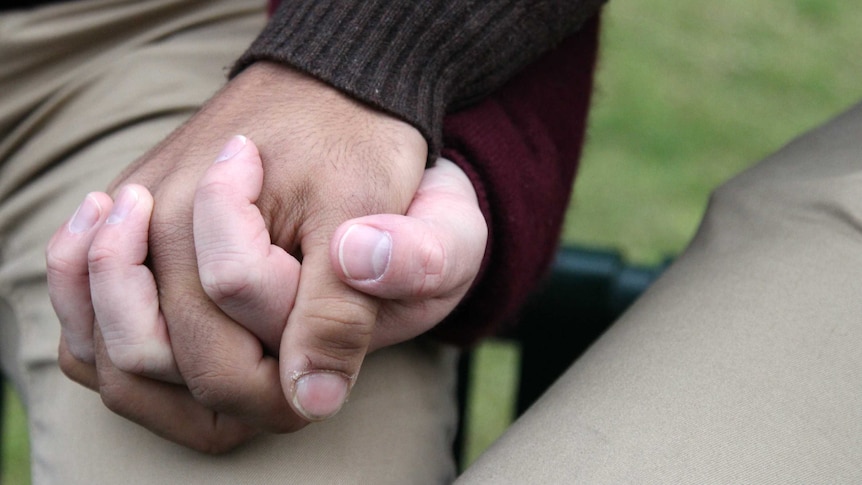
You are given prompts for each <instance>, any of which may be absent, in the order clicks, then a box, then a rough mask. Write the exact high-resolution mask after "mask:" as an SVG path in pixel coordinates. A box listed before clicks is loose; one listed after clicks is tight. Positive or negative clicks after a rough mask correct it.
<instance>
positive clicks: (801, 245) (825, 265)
mask: <svg viewBox="0 0 862 485" xmlns="http://www.w3.org/2000/svg"><path fill="white" fill-rule="evenodd" d="M459 483H465V484H467V483H495V484H496V483H590V484H601V483H608V484H619V483H637V484H643V483H691V484H706V483H777V484H778V483H780V484H787V483H805V484H809V483H862V105H860V106H857V107H855V108H853V109H852V110H851V111H850V112H848V113H846V114H844V115H842V116H841V117H839V118H838V119H837V120H835V121H833V122H831V123H830V124H828V125H826V126H825V127H823V128H821V129H818V130H815V131H814V132H812V133H809V134H807V135H805V136H803V137H802V138H800V139H798V140H796V141H794V142H793V143H791V144H790V145H789V146H787V147H786V148H784V149H783V150H781V151H780V152H778V153H777V154H775V155H774V156H772V157H770V158H769V159H767V160H765V161H764V162H762V163H761V164H759V165H758V166H756V167H755V168H753V169H751V170H749V171H748V172H746V173H744V174H742V175H740V176H739V177H737V178H736V179H735V180H733V181H731V182H730V183H728V184H726V185H725V186H724V187H722V188H721V189H719V190H718V191H717V192H716V193H715V195H714V196H713V198H712V200H711V203H710V207H709V210H708V213H707V215H706V217H705V219H704V221H703V223H702V227H701V228H700V231H699V233H698V235H697V236H696V238H695V240H694V242H693V243H692V244H691V247H690V248H689V249H688V250H687V251H686V252H685V254H684V255H683V256H682V257H681V258H680V259H679V261H678V262H676V263H675V264H674V265H673V266H672V268H671V269H670V270H669V271H668V272H667V273H666V274H665V275H664V276H663V277H662V278H661V279H660V281H659V282H658V283H657V284H656V285H655V286H654V287H653V288H652V289H651V290H650V291H648V292H647V294H646V295H645V296H644V297H643V298H642V299H641V300H640V301H639V302H638V303H636V304H635V306H634V307H633V308H632V309H631V310H630V311H629V312H627V314H626V315H625V316H624V317H623V318H622V319H621V320H620V321H619V322H618V323H616V324H615V325H614V326H613V328H612V329H611V330H610V331H609V332H608V333H607V334H606V335H605V336H603V337H602V338H601V339H600V340H599V341H598V343H597V344H596V345H595V346H594V347H593V348H592V349H590V351H589V352H588V353H587V354H586V355H584V356H583V357H582V358H581V359H580V360H579V361H578V362H576V363H575V364H574V366H573V367H572V368H571V369H570V370H569V371H568V372H567V373H566V374H565V375H564V376H563V378H562V379H561V380H560V381H558V382H557V383H556V384H555V385H554V386H553V387H552V389H551V390H550V392H548V393H547V395H545V396H544V397H543V398H542V399H541V400H540V401H539V402H538V403H537V404H536V405H535V406H534V408H533V409H531V410H530V411H529V412H528V413H527V414H526V415H525V416H523V417H522V418H521V419H520V420H519V421H518V422H517V423H516V424H515V425H514V426H513V427H512V428H511V430H510V431H508V432H507V433H506V434H505V435H504V437H503V438H502V439H500V440H499V442H498V443H497V444H496V445H495V446H493V447H492V448H491V449H490V450H489V451H488V452H487V453H486V454H485V455H484V456H483V457H482V458H480V459H479V461H478V462H477V463H476V464H475V465H474V466H473V467H472V468H471V469H470V470H469V471H468V472H467V473H466V474H465V475H464V476H463V477H462V479H461V480H460V482H459Z"/></svg>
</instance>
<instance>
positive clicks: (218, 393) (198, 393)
mask: <svg viewBox="0 0 862 485" xmlns="http://www.w3.org/2000/svg"><path fill="white" fill-rule="evenodd" d="M183 377H184V378H185V381H186V385H187V386H188V389H189V392H190V393H191V395H192V397H193V398H194V399H195V401H197V402H198V403H200V404H201V405H202V406H204V407H205V408H207V409H212V410H228V409H230V408H231V407H232V406H233V405H234V403H235V402H236V399H237V396H238V392H237V390H236V389H235V386H234V385H233V377H232V376H229V375H225V374H224V373H220V372H216V371H212V370H210V371H205V372H200V373H195V374H191V375H183Z"/></svg>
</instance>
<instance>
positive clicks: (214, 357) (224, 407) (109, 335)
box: [48, 64, 484, 452]
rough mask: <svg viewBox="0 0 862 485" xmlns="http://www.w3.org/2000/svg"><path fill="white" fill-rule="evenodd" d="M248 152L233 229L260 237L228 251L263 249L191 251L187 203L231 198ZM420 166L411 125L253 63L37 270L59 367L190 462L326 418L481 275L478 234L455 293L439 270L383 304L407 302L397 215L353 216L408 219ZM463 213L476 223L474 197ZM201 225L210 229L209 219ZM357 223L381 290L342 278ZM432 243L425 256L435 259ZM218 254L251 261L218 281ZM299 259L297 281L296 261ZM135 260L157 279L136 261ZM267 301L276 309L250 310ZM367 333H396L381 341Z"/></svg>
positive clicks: (60, 240) (55, 243)
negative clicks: (247, 228)
mask: <svg viewBox="0 0 862 485" xmlns="http://www.w3.org/2000/svg"><path fill="white" fill-rule="evenodd" d="M286 113H288V114H286ZM291 113H292V114H294V115H290V114H291ZM237 132H242V133H245V134H247V135H249V137H250V138H252V139H254V140H255V141H256V142H257V147H255V146H254V145H252V144H249V143H248V142H245V143H239V145H240V146H239V150H237V146H236V145H237V143H238V140H240V139H237V138H234V139H233V140H232V143H233V144H234V146H233V147H232V148H231V147H230V144H229V145H228V148H227V149H226V150H225V152H223V154H222V156H221V157H220V158H223V159H224V160H223V161H224V162H227V163H221V164H215V165H213V164H212V158H213V156H212V153H213V150H212V147H213V146H218V145H219V144H221V143H224V140H225V139H228V138H230V135H232V134H233V133H237ZM257 148H259V149H260V152H261V157H260V159H258V160H262V164H263V166H262V170H261V171H260V173H261V175H260V176H261V177H262V182H260V196H259V197H257V198H256V202H255V204H254V205H252V204H251V201H252V200H253V199H255V198H254V197H249V196H248V193H244V194H243V195H242V197H239V198H237V199H235V200H236V201H238V202H245V203H246V205H245V206H243V207H244V210H245V212H242V213H240V214H238V215H237V217H239V218H240V219H242V218H243V217H245V218H246V219H245V220H247V221H250V220H251V219H252V218H254V219H255V220H257V221H258V222H260V223H261V224H260V226H258V229H259V230H258V231H257V232H256V233H254V234H248V233H243V234H244V235H248V236H249V238H248V239H246V240H244V241H243V240H237V241H234V242H232V243H231V244H240V245H242V244H250V245H251V246H253V247H255V248H257V249H260V250H261V252H258V253H252V254H249V253H246V252H236V253H230V252H229V251H223V252H221V253H220V252H219V251H218V248H216V249H214V250H213V251H208V250H203V251H201V250H198V251H197V252H196V251H195V248H196V246H195V238H198V239H200V238H203V240H202V241H201V242H200V244H201V245H203V247H204V248H206V241H207V235H206V230H204V229H201V230H198V229H199V228H205V227H206V225H205V224H204V225H201V224H194V228H195V233H196V234H194V235H193V231H192V228H193V220H195V221H196V219H199V217H198V214H196V213H195V211H196V204H195V197H196V196H195V193H196V192H197V194H198V195H197V196H198V198H202V199H203V200H204V201H206V200H207V197H208V196H207V194H208V193H209V194H219V193H220V191H221V190H228V191H230V190H233V189H231V187H232V186H230V185H226V184H225V183H223V182H224V181H222V182H219V179H218V177H217V174H216V175H213V172H218V170H216V169H215V167H230V166H231V163H232V162H234V161H235V160H234V158H235V157H236V156H240V158H242V157H243V156H249V154H248V153H246V154H245V155H243V154H242V153H243V151H244V150H251V151H253V152H256V150H257ZM231 152H234V153H231ZM238 154H239V155H238ZM231 155H233V156H231ZM256 155H257V154H256V153H253V154H252V158H256ZM424 162H425V142H424V140H423V139H422V137H421V136H420V135H419V133H418V132H417V131H416V130H415V129H414V128H413V127H411V126H410V125H407V124H406V123H403V122H401V121H398V120H395V119H393V118H391V117H389V116H386V115H384V114H381V113H379V112H376V111H373V110H371V109H369V108H367V107H365V106H363V105H361V104H359V103H357V102H355V101H353V100H351V99H349V98H347V97H345V96H343V95H341V94H340V93H338V92H336V91H334V90H332V89H331V88H329V87H327V86H325V85H323V84H321V83H319V82H317V81H314V80H312V79H310V78H308V77H306V76H303V75H300V74H298V73H295V72H293V71H291V70H289V69H286V68H283V67H279V66H275V65H268V64H256V65H255V66H252V67H251V68H249V69H248V70H247V71H246V72H244V73H243V74H242V75H240V76H239V77H238V78H237V79H235V80H234V81H232V82H231V83H230V84H229V85H228V87H227V88H225V89H224V90H223V91H222V92H221V93H219V94H218V95H217V96H216V97H214V99H213V100H211V102H210V103H209V104H208V105H207V106H205V107H204V108H203V109H202V110H201V112H200V113H198V114H197V115H196V116H195V117H193V118H192V120H190V122H188V123H187V124H186V125H185V126H183V127H182V128H180V129H179V130H177V132H175V133H174V134H173V135H172V136H171V137H169V138H168V139H167V140H166V141H165V142H164V143H163V144H161V145H160V146H159V147H157V148H156V149H155V150H153V151H152V152H151V153H149V154H148V155H146V156H145V157H144V158H142V159H141V160H140V161H139V162H137V163H136V164H135V165H133V166H132V167H130V169H129V170H127V171H126V173H125V174H124V175H123V176H122V177H121V178H120V180H119V181H118V182H117V184H116V185H117V186H118V187H120V186H122V188H121V189H120V190H118V191H117V193H116V194H117V195H116V197H117V200H116V203H112V201H111V199H110V197H108V196H107V195H106V194H98V193H96V194H91V195H89V196H88V197H87V199H86V200H85V202H84V203H83V204H82V206H81V208H80V209H79V210H78V212H77V214H76V215H75V217H74V218H73V219H72V221H71V222H70V223H69V224H68V225H67V226H64V227H63V228H61V229H59V230H58V232H57V234H56V235H55V237H54V239H53V240H52V243H51V245H50V246H49V249H48V262H49V284H50V289H51V296H52V301H53V302H54V304H55V307H56V309H57V313H58V315H59V316H60V320H61V322H62V324H63V339H62V342H61V349H60V359H61V367H62V368H63V370H64V372H66V373H67V375H69V376H70V377H72V378H73V379H75V380H76V381H78V382H81V383H82V384H84V385H87V386H88V387H91V388H94V389H97V390H98V391H99V392H100V394H101V396H102V398H103V400H104V401H105V403H106V404H107V405H108V407H110V408H111V409H113V410H114V411H116V412H117V413H119V414H121V415H123V416H126V417H128V418H129V419H132V420H133V421H136V422H138V423H140V424H142V425H144V426H146V427H147V428H149V429H151V430H152V431H154V432H156V433H158V434H161V435H163V436H165V437H167V438H169V439H172V440H174V441H177V442H179V443H182V444H185V445H187V446H190V447H193V448H195V449H199V450H203V451H211V452H218V451H224V450H226V449H230V448H231V447H233V446H235V445H237V444H239V443H241V442H243V441H245V440H247V439H248V438H249V437H250V436H252V435H253V434H254V433H256V432H258V431H259V430H266V431H277V432H285V431H292V430H296V429H299V428H300V427H302V426H304V425H305V424H307V422H308V421H310V420H314V419H320V418H325V417H327V416H329V415H331V414H332V413H333V412H335V411H337V410H338V407H339V406H340V405H341V402H343V398H344V397H346V394H347V392H349V388H350V386H351V385H352V382H353V380H354V379H355V377H356V375H357V373H358V371H359V366H360V364H361V361H362V358H363V357H364V355H365V354H366V353H367V352H368V351H369V349H370V348H376V347H379V346H382V345H385V344H390V343H394V342H395V341H399V339H401V336H397V335H398V332H400V331H401V330H402V329H401V327H402V325H403V323H404V320H399V319H400V318H403V317H405V316H410V315H414V316H415V315H420V316H421V315H426V316H427V317H428V320H426V321H425V323H427V322H432V323H430V324H428V326H430V325H433V322H434V321H435V320H439V318H442V316H444V315H445V314H446V313H448V310H449V309H451V307H454V305H455V304H456V303H457V301H458V300H460V297H461V296H462V295H463V292H464V291H466V289H467V288H468V287H469V284H470V281H471V280H472V278H473V277H474V276H475V274H476V271H477V270H478V265H479V262H480V260H481V251H483V250H484V235H483V237H482V241H481V249H479V251H478V256H471V258H470V259H471V260H475V266H474V269H473V270H472V274H471V275H469V276H468V277H467V278H466V279H465V278H463V277H460V276H455V277H452V278H453V279H450V276H447V275H446V273H441V274H442V275H443V277H442V278H440V280H439V281H440V286H439V287H438V286H435V285H436V283H435V277H434V276H432V277H430V278H429V279H428V280H427V281H426V280H424V279H422V278H420V279H422V281H421V282H420V283H419V286H418V289H417V290H416V292H415V293H410V292H409V291H407V290H393V288H397V287H398V286H402V287H403V288H405V289H408V288H417V287H413V286H411V285H410V284H408V283H410V281H407V283H405V282H404V281H403V280H404V279H405V278H406V279H408V280H409V275H411V274H413V273H411V272H402V271H401V269H399V268H401V263H400V262H399V261H400V259H399V258H401V257H402V254H404V253H403V251H404V248H405V246H403V245H401V244H399V242H398V241H399V238H398V237H399V236H398V234H399V232H398V230H399V227H406V226H400V225H399V224H401V223H399V222H397V221H394V222H393V220H392V219H390V218H391V217H396V216H373V217H380V218H381V219H379V220H378V219H365V217H366V216H368V215H370V214H382V213H393V214H401V213H404V212H405V211H406V210H407V207H408V205H410V203H411V201H413V195H414V194H417V192H416V191H417V188H418V187H419V183H420V180H421V179H422V174H423V168H424ZM258 163H260V162H258ZM211 167H212V168H213V170H208V169H210V168H211ZM219 170H220V169H219ZM225 170H227V169H225ZM460 176H461V177H463V174H461V175H460ZM213 177H215V178H213ZM465 180H466V179H462V181H465ZM199 182H200V185H198V183H199ZM134 183H137V184H139V185H135V184H134ZM423 184H424V182H423ZM444 185H445V184H444ZM467 185H468V186H469V184H467ZM470 190H471V191H472V187H471V188H470ZM150 193H152V194H153V197H150V195H149V194H150ZM422 193H423V191H421V190H420V192H419V195H417V198H416V199H415V201H413V204H414V206H416V204H417V203H418V202H419V201H420V200H423V199H422V196H421V194H422ZM425 193H430V191H425ZM474 197H475V196H474ZM154 199H155V201H156V202H155V205H153V204H154V202H153V200H154ZM429 200H430V198H429ZM238 206H239V205H238ZM197 207H206V204H204V205H200V204H197ZM419 207H421V204H420V205H419ZM252 208H253V209H254V210H252ZM473 209H474V211H475V212H474V215H475V214H478V209H476V208H475V199H474V201H473ZM411 210H412V209H411ZM428 210H429V212H430V213H433V210H432V209H428ZM255 211H257V212H255ZM150 212H152V216H151V217H150ZM199 212H200V211H198V213H199ZM216 212H217V211H216ZM109 213H110V215H109ZM426 214H427V213H426ZM438 214H439V213H438ZM200 217H203V218H204V220H206V215H205V213H204V215H201V216H200ZM408 217H409V216H408ZM356 218H359V219H358V220H359V221H361V222H363V224H361V225H360V226H358V227H359V228H358V229H353V230H350V227H351V226H354V224H347V225H344V223H345V222H347V221H350V220H354V219H356ZM479 218H480V220H481V216H479ZM430 220H432V221H433V218H432V219H430ZM475 222H476V221H473V222H471V224H473V223H475ZM433 223H436V221H434V222H433ZM390 224H392V225H391V226H390ZM432 225H433V224H432ZM366 226H367V227H375V228H378V229H383V230H384V231H388V234H389V237H390V238H391V241H392V244H391V258H390V260H389V266H388V267H387V268H386V271H385V272H384V274H383V275H382V276H381V277H380V278H372V279H366V278H364V276H363V275H362V274H361V271H357V273H356V275H346V274H345V273H344V270H345V269H347V270H348V272H350V271H351V269H350V268H351V265H352V262H351V257H352V255H354V254H359V252H360V251H359V250H357V251H356V252H354V251H352V250H350V247H351V246H352V245H353V244H354V243H353V242H351V238H353V239H356V236H362V239H363V240H366V241H367V240H368V238H367V235H368V234H369V232H368V231H365V230H363V229H362V228H363V227H366ZM480 226H481V227H484V221H481V224H480ZM234 229H235V228H232V230H234ZM435 230H436V228H435ZM473 230H475V229H474V228H473ZM202 231H203V232H202ZM213 231H215V232H214V234H215V233H218V231H219V229H218V228H215V229H213ZM333 234H335V239H333ZM363 234H364V235H365V236H363ZM384 237H385V236H384ZM435 237H436V238H437V242H439V243H441V244H450V242H451V241H450V240H449V239H446V238H445V237H438V236H435ZM269 239H271V241H270V240H269ZM213 240H215V239H213ZM342 240H344V242H343V243H342ZM433 240H434V238H431V239H428V241H433ZM437 242H434V243H430V244H428V245H427V246H426V247H427V248H428V249H429V250H431V251H434V250H436V246H435V245H436V244H437ZM424 243H427V241H425V242H424ZM456 243H457V244H460V242H458V241H456ZM359 245H360V246H361V244H359ZM472 245H473V244H472V243H471V247H472ZM408 246H409V245H408ZM419 246H421V244H420V245H419ZM476 246H477V247H478V246H479V245H476ZM378 247H379V245H378V244H376V243H375V244H374V248H378ZM261 248H262V249H261ZM410 251H416V252H413V253H412V254H423V252H422V251H424V250H421V249H420V250H415V249H409V251H408V253H409V252H410ZM442 251H443V252H441V255H442V256H443V257H444V259H443V260H444V261H446V260H447V259H450V260H452V259H451V258H453V255H454V254H457V253H458V248H451V247H444V248H443V250H442ZM472 252H476V251H472ZM219 254H233V255H234V256H240V257H241V258H242V257H245V258H247V259H245V260H242V262H241V266H237V267H241V268H243V270H244V271H243V272H241V273H238V272H235V271H234V272H231V270H230V267H231V264H236V263H228V264H218V258H219V256H218V255H219ZM82 255H83V258H82ZM300 255H301V258H302V267H301V274H300V275H299V277H298V279H297V277H296V274H297V272H298V271H299V264H298V261H297V260H296V259H294V257H295V256H300ZM333 255H334V257H335V259H336V263H337V264H335V265H333V264H332V261H331V258H332V257H333ZM339 256H340V259H339ZM147 257H149V259H150V261H151V266H150V267H151V268H152V273H150V272H149V271H150V270H149V267H147V266H144V265H143V262H144V259H145V258H147ZM208 258H210V259H208ZM212 258H215V259H212ZM82 260H83V261H84V264H82V263H81V261H82ZM198 260H200V261H201V262H202V264H201V268H203V271H200V272H199V268H198V264H197V263H198ZM225 261H229V259H228V260H225ZM273 261H275V263H273ZM427 261H428V262H433V261H432V260H430V259H429V260H427ZM452 261H456V260H452ZM214 262H215V263H216V264H212V263H214ZM354 262H355V261H354ZM420 265H421V263H420ZM371 267H372V269H373V267H374V265H373V264H372V265H371ZM384 267H385V265H384ZM439 267H440V268H442V270H443V271H446V269H447V268H449V267H450V266H449V265H448V264H441V265H439ZM276 268H277V269H278V272H276V273H273V274H271V275H270V276H266V275H267V274H268V273H267V271H268V270H273V271H275V269H276ZM458 271H461V269H460V267H459V268H458ZM469 272H470V271H466V273H469ZM432 273H434V272H433V271H432ZM349 276H353V278H352V279H351V278H350V277H349ZM270 277H272V278H274V279H267V278H270ZM399 278H400V280H399ZM201 281H203V282H204V283H203V284H202V283H201ZM118 282H122V284H118ZM399 282H400V283H401V284H400V285H395V284H394V283H399ZM453 282H454V283H453ZM132 285H135V286H134V287H135V288H137V291H139V296H140V298H139V301H137V302H136V303H130V302H129V301H127V299H128V293H129V289H130V288H132ZM455 287H457V290H454V289H453V288H455ZM156 288H158V291H156ZM357 290H361V291H362V292H360V291H357ZM435 290H436V291H435ZM267 291H273V292H275V293H276V294H277V296H278V298H274V299H273V298H268V297H267V298H262V296H269V295H270V294H269V293H266V292H267ZM294 291H295V299H294V298H293V293H294ZM363 292H364V293H363ZM371 295H378V296H384V297H390V298H391V299H390V300H388V301H386V302H381V300H379V299H378V298H375V297H373V296H371ZM417 295H419V296H418V298H417ZM428 295H430V296H428ZM459 295H461V296H459ZM426 296H427V297H426ZM428 301H432V302H442V303H440V306H439V307H436V303H435V304H430V305H429V304H426V303H427V302H428ZM273 302H275V303H273ZM273 304H275V308H273V307H272V305H273ZM129 305H133V306H131V307H130V306H129ZM135 305H137V306H135ZM447 307H448V309H446V310H444V308H447ZM435 308H438V309H435ZM133 309H134V311H132V310H133ZM429 309H432V310H431V311H429ZM438 311H439V313H438ZM261 315H263V316H273V317H274V316H277V317H279V318H281V320H279V318H274V320H273V321H276V322H280V324H281V325H284V326H285V330H284V332H283V334H282V335H281V336H280V339H278V340H279V341H278V342H275V341H274V340H276V339H275V338H274V337H273V335H276V336H278V332H277V331H275V332H273V331H272V329H273V326H271V325H267V324H262V325H261V324H259V323H258V322H259V321H260V320H258V318H259V317H260V316H261ZM230 316H233V317H235V318H230ZM432 316H433V318H431V317H432ZM417 321H420V320H417ZM378 327H379V328H381V329H396V330H398V332H392V333H390V334H389V335H388V336H386V335H385V334H386V332H377V331H376V329H377V328H378ZM421 327H422V325H418V326H417V329H416V330H415V331H406V332H404V334H403V337H404V338H409V336H412V335H415V334H416V331H419V332H421V331H422V329H421ZM129 328H132V329H134V331H133V332H131V334H129V333H128V332H126V330H128V329H129ZM276 328H277V325H276ZM426 328H427V327H426ZM124 329H125V330H124ZM165 329H166V330H165ZM124 332H126V333H124ZM130 335H131V336H130ZM378 335H379V336H378ZM393 335H394V337H393ZM261 341H263V342H264V343H263V344H262V343H261ZM276 349H278V351H277V352H278V358H279V360H276V358H275V357H274V354H275V353H276ZM175 383H182V384H184V385H182V386H178V385H176V384H175ZM294 410H295V411H296V412H294Z"/></svg>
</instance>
